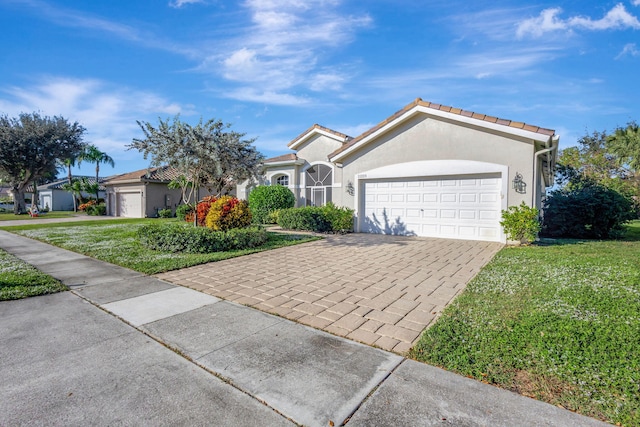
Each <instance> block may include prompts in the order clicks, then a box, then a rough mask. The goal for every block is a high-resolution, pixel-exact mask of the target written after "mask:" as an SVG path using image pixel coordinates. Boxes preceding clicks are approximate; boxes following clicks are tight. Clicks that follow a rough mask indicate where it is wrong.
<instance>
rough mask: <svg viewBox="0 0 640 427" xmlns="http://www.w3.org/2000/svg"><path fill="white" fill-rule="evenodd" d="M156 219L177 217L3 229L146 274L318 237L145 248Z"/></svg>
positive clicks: (271, 235)
mask: <svg viewBox="0 0 640 427" xmlns="http://www.w3.org/2000/svg"><path fill="white" fill-rule="evenodd" d="M154 221H155V222H157V221H176V220H175V219H169V220H161V219H129V220H111V221H95V222H93V221H83V222H73V223H69V222H67V223H54V224H33V225H21V226H14V227H3V229H4V230H6V231H11V232H14V233H17V234H21V235H23V236H27V237H31V238H34V239H37V240H41V241H43V242H47V243H50V244H53V245H56V246H59V247H61V248H65V249H68V250H71V251H74V252H79V253H82V254H85V255H88V256H90V257H93V258H96V259H100V260H102V261H106V262H109V263H112V264H117V265H120V266H122V267H127V268H130V269H132V270H136V271H139V272H141V273H145V274H155V273H161V272H164V271H169V270H175V269H178V268H184V267H190V266H192V265H198V264H204V263H207V262H211V261H220V260H223V259H228V258H233V257H237V256H241V255H247V254H251V253H255V252H260V251H264V250H269V249H275V248H280V247H283V246H290V245H295V244H298V243H304V242H309V241H312V240H317V239H318V238H317V237H313V236H306V235H286V234H279V233H269V238H268V240H267V242H266V243H265V244H264V245H262V246H261V247H259V248H255V249H245V250H236V251H228V252H213V253H208V254H186V253H171V252H161V251H154V250H151V249H147V248H145V247H144V246H142V245H141V244H140V243H139V242H138V239H137V237H136V231H137V230H138V228H139V227H141V226H142V225H144V224H148V223H149V222H154Z"/></svg>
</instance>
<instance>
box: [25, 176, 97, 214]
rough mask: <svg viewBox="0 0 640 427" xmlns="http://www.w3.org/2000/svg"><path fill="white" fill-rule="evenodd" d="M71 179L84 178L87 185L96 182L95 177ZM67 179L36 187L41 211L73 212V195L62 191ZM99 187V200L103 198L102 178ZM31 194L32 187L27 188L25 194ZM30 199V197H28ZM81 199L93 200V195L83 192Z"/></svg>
mask: <svg viewBox="0 0 640 427" xmlns="http://www.w3.org/2000/svg"><path fill="white" fill-rule="evenodd" d="M72 178H73V179H82V178H86V179H87V180H88V181H89V183H91V184H93V183H95V182H96V178H95V177H91V176H80V175H73V176H72ZM68 182H69V180H68V178H64V179H58V180H57V181H54V182H51V183H49V184H43V185H38V207H39V208H40V209H41V210H42V209H45V208H48V209H49V210H50V211H72V210H73V194H71V193H70V192H69V191H67V190H64V189H63V188H62V186H63V185H64V184H66V183H68ZM99 182H100V186H99V187H98V190H99V191H98V195H99V198H104V196H105V192H104V190H105V188H104V185H102V184H103V182H104V178H99ZM31 193H33V186H29V187H27V190H26V193H25V194H27V195H30V194H31ZM29 197H31V196H29ZM82 197H84V198H89V197H92V198H95V197H96V195H95V194H90V193H86V192H83V193H82Z"/></svg>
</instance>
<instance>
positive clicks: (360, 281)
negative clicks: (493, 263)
mask: <svg viewBox="0 0 640 427" xmlns="http://www.w3.org/2000/svg"><path fill="white" fill-rule="evenodd" d="M501 248H502V244H500V243H492V242H478V241H465V240H448V239H431V238H417V237H400V236H383V235H371V234H348V235H344V236H333V235H331V236H327V237H326V238H325V239H323V240H319V241H315V242H310V243H305V244H301V245H296V246H290V247H286V248H280V249H275V250H270V251H265V252H260V253H256V254H252V255H247V256H242V257H239V258H233V259H229V260H225V261H219V262H214V263H209V264H204V265H199V266H195V267H190V268H185V269H182V270H176V271H171V272H168V273H162V274H158V275H157V277H158V278H160V279H163V280H166V281H168V282H172V283H176V284H179V285H182V286H186V287H190V288H193V289H196V290H199V291H202V292H205V293H207V294H210V295H213V296H216V297H219V298H222V299H225V300H229V301H235V302H237V303H239V304H244V305H247V306H250V307H254V308H257V309H259V310H262V311H265V312H268V313H273V314H277V315H279V316H282V317H285V318H287V319H291V320H295V321H297V322H300V323H303V324H305V325H308V326H311V327H313V328H317V329H323V330H325V331H328V332H330V333H332V334H336V335H340V336H343V337H347V338H350V339H353V340H355V341H359V342H362V343H365V344H369V345H374V346H378V347H381V348H383V349H385V350H390V351H394V352H396V353H404V352H406V351H407V350H409V349H410V348H411V346H412V345H413V344H414V343H415V342H416V341H417V339H418V338H419V336H420V334H421V332H422V331H423V330H424V329H425V328H426V327H427V326H429V325H430V324H431V323H432V322H433V321H434V319H436V318H437V317H438V315H439V314H440V313H441V312H442V310H443V309H444V307H445V306H446V305H447V304H449V302H450V301H451V300H452V299H453V298H454V297H455V296H456V295H458V294H459V293H460V292H462V290H463V289H464V288H465V286H466V284H467V283H468V282H469V281H470V280H471V279H472V278H473V277H474V276H475V275H476V274H477V273H478V271H480V269H481V268H482V267H483V266H484V265H485V264H486V263H487V262H489V261H490V260H491V259H492V258H493V256H494V255H495V254H496V253H497V252H498V251H499V250H500V249H501Z"/></svg>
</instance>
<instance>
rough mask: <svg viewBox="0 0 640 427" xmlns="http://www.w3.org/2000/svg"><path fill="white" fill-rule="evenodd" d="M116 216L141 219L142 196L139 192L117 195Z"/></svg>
mask: <svg viewBox="0 0 640 427" xmlns="http://www.w3.org/2000/svg"><path fill="white" fill-rule="evenodd" d="M117 206H118V211H117V212H118V213H117V216H123V217H127V218H142V217H143V215H142V196H141V194H140V192H133V193H118V197H117Z"/></svg>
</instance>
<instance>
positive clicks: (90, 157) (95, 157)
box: [78, 145, 115, 201]
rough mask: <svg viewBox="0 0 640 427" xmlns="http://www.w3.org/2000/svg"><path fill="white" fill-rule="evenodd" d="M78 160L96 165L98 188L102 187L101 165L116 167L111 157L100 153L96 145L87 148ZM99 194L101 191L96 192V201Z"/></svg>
mask: <svg viewBox="0 0 640 427" xmlns="http://www.w3.org/2000/svg"><path fill="white" fill-rule="evenodd" d="M78 160H79V161H86V162H89V163H95V164H96V183H97V184H98V187H99V186H100V185H99V184H100V177H99V175H100V163H104V164H107V165H110V166H111V167H114V166H115V162H114V161H113V159H112V158H111V156H109V155H108V154H107V153H105V152H103V151H100V149H99V148H98V147H96V146H95V145H89V146H87V148H86V149H85V150H84V151H83V152H82V153H81V154H80V156H79V157H78ZM99 193H100V191H99V190H96V201H97V200H98V199H99Z"/></svg>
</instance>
